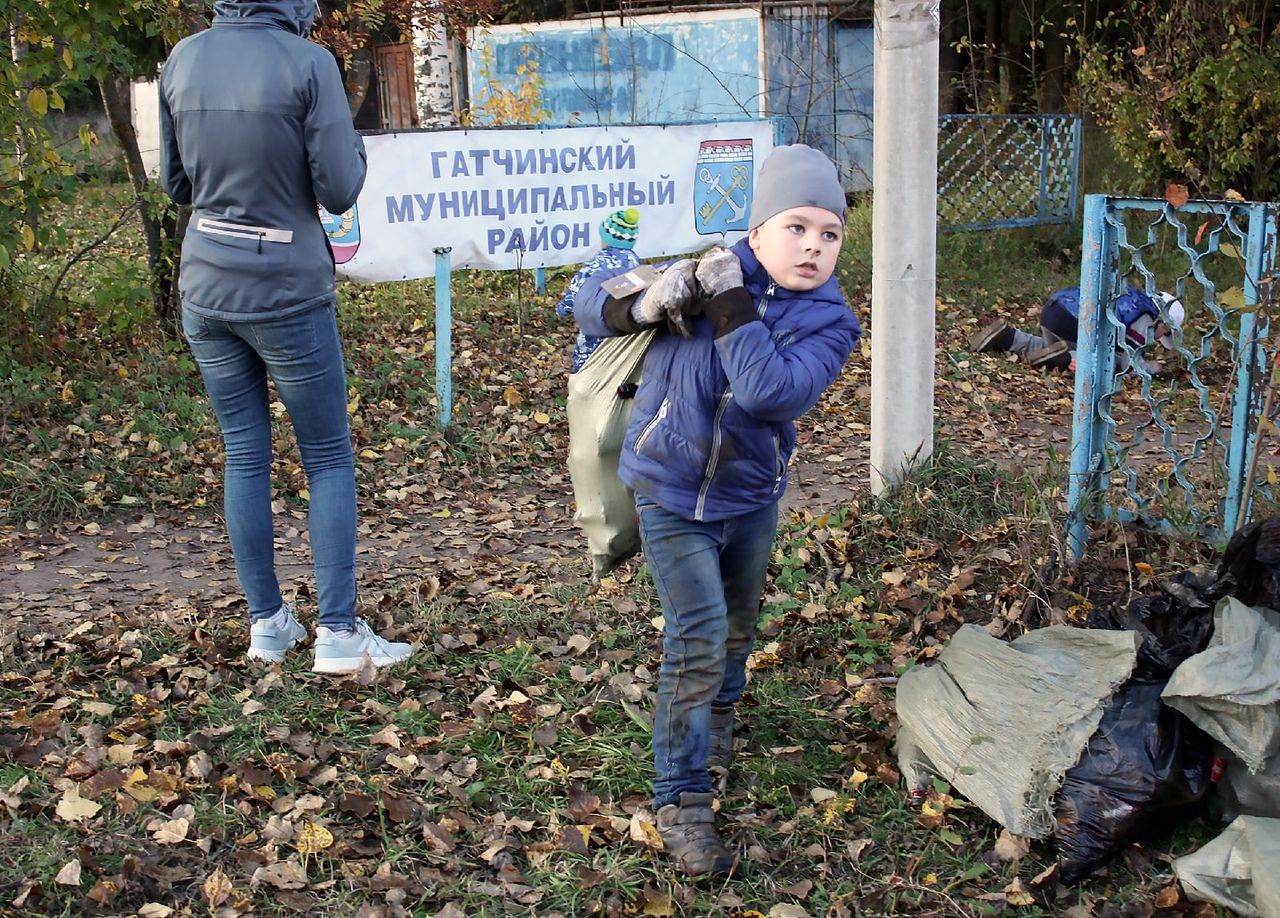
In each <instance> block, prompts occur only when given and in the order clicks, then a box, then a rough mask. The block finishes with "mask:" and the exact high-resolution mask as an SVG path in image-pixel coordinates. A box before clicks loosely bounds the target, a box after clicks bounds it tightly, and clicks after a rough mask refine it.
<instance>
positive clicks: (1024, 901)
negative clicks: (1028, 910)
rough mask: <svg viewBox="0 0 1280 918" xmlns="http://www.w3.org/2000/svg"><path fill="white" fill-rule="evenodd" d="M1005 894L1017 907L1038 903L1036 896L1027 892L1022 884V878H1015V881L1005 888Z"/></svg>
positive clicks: (1010, 902)
mask: <svg viewBox="0 0 1280 918" xmlns="http://www.w3.org/2000/svg"><path fill="white" fill-rule="evenodd" d="M1004 894H1005V899H1006V900H1007V901H1008V903H1009V904H1010V905H1012V906H1015V907H1022V906H1027V905H1035V904H1036V897H1035V896H1033V895H1031V893H1029V892H1027V890H1026V888H1025V887H1024V886H1023V885H1022V880H1020V879H1017V878H1014V881H1013V882H1012V883H1010V884H1009V885H1008V886H1006V887H1005V888H1004Z"/></svg>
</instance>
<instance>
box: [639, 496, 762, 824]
mask: <svg viewBox="0 0 1280 918" xmlns="http://www.w3.org/2000/svg"><path fill="white" fill-rule="evenodd" d="M636 510H637V512H638V513H639V517H640V538H641V540H642V541H643V543H644V556H645V560H646V561H647V562H648V563H649V569H650V571H651V572H652V573H653V582H654V586H655V587H656V588H657V591H658V599H659V601H660V602H661V603H662V614H663V620H664V622H665V625H664V626H663V631H662V666H661V668H660V669H659V671H658V693H657V701H656V706H655V709H654V714H653V767H654V771H655V772H656V773H657V774H656V777H655V779H654V782H653V801H654V806H655V807H661V806H665V805H666V804H668V803H678V802H679V799H680V795H681V794H682V793H709V792H710V791H711V789H712V787H711V776H710V775H709V774H708V773H707V750H708V747H709V746H710V743H711V726H710V718H711V706H712V705H716V706H717V707H719V706H722V705H733V704H736V703H737V702H738V699H740V698H741V697H742V690H743V689H744V688H745V687H746V684H747V657H748V656H750V654H751V647H752V645H753V644H754V643H755V637H756V623H757V622H758V621H759V620H760V603H761V599H762V597H763V595H764V584H765V578H766V577H767V576H768V570H769V555H770V554H771V552H772V550H773V539H774V536H775V535H776V534H777V531H778V505H777V503H772V504H769V505H767V506H765V507H762V508H760V509H759V510H755V511H753V512H751V513H748V514H745V515H743V516H739V517H735V518H733V519H728V520H722V521H720V522H717V523H699V522H695V521H694V520H689V519H685V518H684V517H682V516H679V515H677V514H675V513H672V512H670V511H669V510H665V509H663V508H662V507H660V506H658V505H657V504H655V503H653V501H651V500H649V499H648V498H646V497H642V496H640V495H637V496H636Z"/></svg>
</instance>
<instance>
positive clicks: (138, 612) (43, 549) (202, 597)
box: [0, 457, 865, 635]
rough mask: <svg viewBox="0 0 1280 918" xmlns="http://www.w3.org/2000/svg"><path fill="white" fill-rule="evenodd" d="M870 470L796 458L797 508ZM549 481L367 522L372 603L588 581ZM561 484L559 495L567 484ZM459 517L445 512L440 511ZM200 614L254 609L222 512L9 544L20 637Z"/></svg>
mask: <svg viewBox="0 0 1280 918" xmlns="http://www.w3.org/2000/svg"><path fill="white" fill-rule="evenodd" d="M859 475H861V477H862V481H864V482H865V462H861V463H858V462H845V461H828V462H822V461H820V460H815V459H812V458H807V457H806V458H798V461H797V463H796V465H795V466H794V467H793V470H792V473H791V480H792V483H791V486H790V488H789V489H788V492H787V496H786V499H785V501H784V503H785V506H786V507H787V508H793V507H794V508H808V509H813V510H819V511H820V510H823V509H830V508H831V507H834V506H837V505H838V504H839V502H840V501H841V500H842V499H844V498H846V497H847V496H848V494H849V493H850V490H851V489H852V488H855V487H865V484H859V483H857V482H855V481H854V480H853V479H855V478H857V477H858V476H859ZM548 481H550V482H551V483H550V484H549V485H544V486H543V487H541V488H539V489H537V490H536V491H533V490H531V489H530V488H529V487H528V485H527V484H526V485H517V486H515V488H514V489H512V488H511V487H510V486H507V487H503V486H501V485H495V484H494V483H490V482H477V483H476V484H475V486H474V487H472V488H471V489H469V490H467V491H460V492H455V493H454V494H452V495H451V496H450V499H449V500H448V501H447V503H444V502H442V505H441V507H440V508H439V509H437V510H434V511H433V510H432V509H431V508H423V509H422V510H420V511H419V512H417V513H414V514H413V515H412V516H409V515H406V516H404V517H403V518H400V519H384V518H380V517H366V518H364V519H362V521H361V528H360V533H359V539H358V543H357V551H358V557H357V573H358V577H359V589H360V601H361V603H362V604H370V603H376V602H377V601H378V599H379V597H380V596H383V595H387V594H389V593H395V592H397V591H402V590H404V589H406V588H408V589H417V588H418V587H419V586H420V585H421V584H423V583H425V582H429V581H430V580H431V578H435V579H436V580H437V581H443V580H446V579H448V578H451V577H453V578H465V579H467V580H468V581H469V583H468V590H483V589H507V590H510V589H511V588H512V587H513V586H515V585H517V584H518V583H519V582H521V580H522V579H523V578H526V577H528V576H529V572H530V569H531V567H537V568H538V569H540V570H545V571H549V572H551V573H552V574H553V575H555V576H561V577H564V578H565V579H566V580H572V579H576V578H579V577H581V576H584V575H586V574H588V573H589V571H590V565H589V562H588V561H587V560H586V555H585V547H586V541H585V538H584V537H583V535H582V533H581V532H580V531H579V530H578V529H577V528H576V527H575V526H574V523H573V516H572V501H573V493H572V489H571V487H570V486H569V482H568V477H567V476H564V475H554V476H549V478H548ZM557 487H558V490H557ZM446 508H447V509H448V511H449V515H448V516H447V517H445V516H443V515H442V514H441V511H442V510H444V509H446ZM300 517H301V514H298V515H297V516H295V515H292V514H289V513H282V514H278V515H277V517H276V549H277V551H276V558H277V574H278V576H279V578H280V581H281V587H282V590H283V591H284V593H285V595H286V598H299V597H300V598H303V599H305V597H306V596H307V595H309V593H310V590H311V586H312V584H313V582H314V581H313V578H312V574H311V558H310V550H309V547H308V543H307V538H306V521H305V519H303V518H300ZM202 609H214V610H227V612H226V614H228V615H237V614H239V615H242V614H244V611H245V607H244V602H243V598H242V596H241V593H240V587H239V584H238V582H237V580H236V575H235V567H234V564H233V562H232V556H231V546H230V543H229V542H228V540H227V535H226V530H225V528H224V526H223V524H222V520H221V518H220V517H219V516H216V515H215V514H213V513H204V514H180V513H173V514H171V515H168V516H166V515H160V514H155V513H149V512H148V513H131V514H120V515H117V516H114V517H112V518H110V519H104V520H95V521H92V522H90V521H79V522H72V523H68V524H66V525H63V526H58V527H53V528H46V527H31V528H26V527H24V528H20V529H18V530H17V531H15V532H13V533H12V535H11V537H10V539H9V540H8V544H5V545H3V546H0V621H2V622H3V626H0V628H2V630H3V631H9V632H14V631H16V632H17V633H18V634H19V635H31V634H36V633H46V634H50V635H58V634H65V633H67V632H68V631H70V630H72V629H73V628H75V627H77V626H78V625H80V624H82V623H84V622H86V621H92V620H95V619H99V618H103V617H110V616H112V615H123V616H126V617H128V618H134V617H138V616H158V617H160V618H164V617H166V616H183V615H187V614H191V613H192V612H194V611H197V610H202Z"/></svg>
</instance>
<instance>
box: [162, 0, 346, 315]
mask: <svg viewBox="0 0 1280 918" xmlns="http://www.w3.org/2000/svg"><path fill="white" fill-rule="evenodd" d="M315 14H316V4H315V0H218V3H217V4H216V6H215V7H214V17H213V26H212V28H209V29H206V30H204V31H203V32H198V33H196V34H195V35H192V36H190V37H188V38H185V39H183V40H182V41H180V42H179V43H178V44H177V46H176V47H175V48H174V49H173V53H172V54H170V55H169V59H168V60H167V61H165V64H164V67H163V68H162V70H161V73H160V178H161V181H162V183H163V184H164V189H165V191H167V192H168V193H169V195H170V196H171V197H172V198H173V199H174V200H175V201H177V202H178V203H180V204H192V205H193V206H194V212H193V213H192V215H191V223H190V225H189V227H188V228H187V234H186V238H185V239H184V240H183V243H182V273H181V278H180V282H179V283H180V287H181V290H182V304H183V308H184V309H190V310H192V312H194V313H196V314H199V315H203V316H207V317H209V318H214V319H227V320H237V319H239V320H245V319H250V320H263V319H276V318H283V317H284V316H288V315H291V314H293V313H297V312H302V311H303V310H306V309H310V308H313V307H315V306H319V305H322V304H324V303H327V302H330V301H332V299H333V265H334V262H333V251H332V249H331V248H330V247H329V240H328V237H327V236H326V235H325V232H324V228H323V227H322V226H321V225H320V219H319V214H318V212H317V210H316V202H317V201H318V202H319V203H321V204H323V205H324V206H325V207H326V208H327V209H328V210H329V211H330V212H331V213H335V214H341V213H343V212H345V211H346V210H348V209H349V208H350V207H351V205H353V204H354V203H355V201H356V198H357V196H358V195H359V194H360V188H361V187H362V186H363V184H364V177H365V152H364V141H363V139H362V138H361V137H360V135H359V134H357V133H356V131H355V128H354V127H353V126H352V123H351V111H350V109H349V108H348V106H347V96H346V92H345V91H344V89H343V86H342V75H341V73H340V72H339V71H338V64H337V61H336V60H335V59H334V57H333V55H332V54H330V53H329V52H328V51H327V50H325V49H324V48H322V47H320V46H319V45H317V44H315V43H314V42H311V41H308V40H307V39H306V38H304V37H303V36H305V35H307V34H308V33H309V32H310V31H311V24H312V21H313V20H314V19H315Z"/></svg>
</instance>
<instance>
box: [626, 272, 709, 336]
mask: <svg viewBox="0 0 1280 918" xmlns="http://www.w3.org/2000/svg"><path fill="white" fill-rule="evenodd" d="M696 268H697V262H695V261H694V260H693V259H692V258H682V259H680V260H679V261H677V262H673V263H672V264H670V265H668V266H667V268H666V270H664V271H663V272H662V276H661V277H660V278H658V280H657V281H656V282H655V283H654V285H653V286H652V287H649V288H648V289H647V290H644V291H642V292H641V293H640V295H639V296H638V297H637V298H636V301H635V303H633V304H632V306H631V318H633V319H635V320H636V322H638V323H639V324H641V325H656V324H658V323H659V322H661V321H662V320H663V319H666V320H667V322H668V323H669V324H670V325H671V326H672V327H673V328H674V329H675V330H676V331H678V332H680V334H682V335H684V336H685V337H686V338H688V337H691V336H692V334H693V333H692V332H691V331H690V330H689V325H688V323H687V322H686V321H685V312H686V310H688V308H689V306H690V305H691V304H692V303H693V295H694V292H695V290H696V287H695V281H694V276H693V275H694V271H695V269H696Z"/></svg>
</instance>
